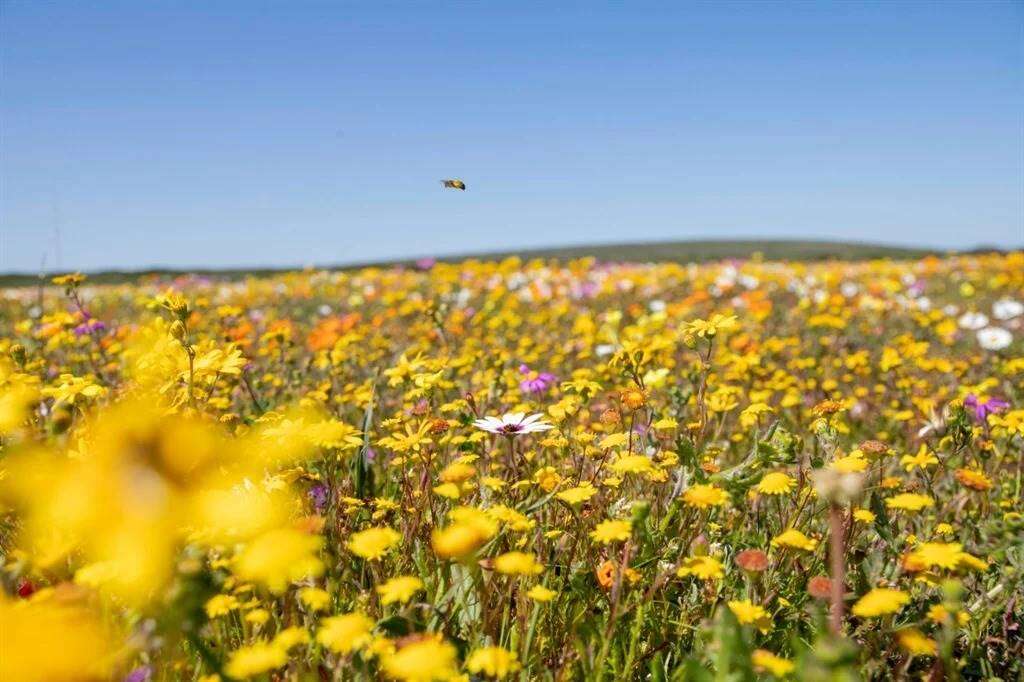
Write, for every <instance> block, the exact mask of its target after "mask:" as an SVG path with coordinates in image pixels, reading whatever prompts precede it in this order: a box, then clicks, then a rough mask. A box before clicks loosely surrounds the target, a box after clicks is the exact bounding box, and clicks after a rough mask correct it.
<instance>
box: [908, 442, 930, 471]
mask: <svg viewBox="0 0 1024 682" xmlns="http://www.w3.org/2000/svg"><path fill="white" fill-rule="evenodd" d="M938 463H939V458H938V457H936V456H935V455H933V454H932V453H931V452H929V451H928V446H927V445H925V444H924V443H921V447H919V448H918V449H917V454H916V455H903V456H902V457H900V464H901V465H902V466H903V468H904V470H906V472H907V473H910V472H911V471H913V470H914V469H921V470H922V471H925V470H927V469H928V467H930V466H932V465H935V464H938Z"/></svg>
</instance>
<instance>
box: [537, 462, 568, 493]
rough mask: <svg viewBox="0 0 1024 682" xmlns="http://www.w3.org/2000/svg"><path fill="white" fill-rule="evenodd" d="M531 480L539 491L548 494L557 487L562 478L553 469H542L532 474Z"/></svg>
mask: <svg viewBox="0 0 1024 682" xmlns="http://www.w3.org/2000/svg"><path fill="white" fill-rule="evenodd" d="M533 480H534V482H535V483H536V484H537V485H539V486H540V487H541V490H543V491H544V492H547V493H549V492H551V491H552V490H554V489H555V488H557V487H558V484H559V483H560V482H561V481H562V477H561V476H560V475H559V473H558V470H557V469H555V467H542V468H540V469H538V470H537V471H536V472H535V473H534V474H533Z"/></svg>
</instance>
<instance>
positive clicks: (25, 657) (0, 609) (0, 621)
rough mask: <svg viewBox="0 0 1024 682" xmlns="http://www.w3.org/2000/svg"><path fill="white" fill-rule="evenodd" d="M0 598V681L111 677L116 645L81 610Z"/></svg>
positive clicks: (51, 601) (46, 601)
mask: <svg viewBox="0 0 1024 682" xmlns="http://www.w3.org/2000/svg"><path fill="white" fill-rule="evenodd" d="M56 602H57V600H55V599H53V598H52V597H51V598H50V599H44V600H43V601H38V600H37V599H35V598H33V600H32V601H19V602H12V601H10V600H8V599H7V597H6V596H0V680H5V681H6V680H11V681H12V682H13V681H14V680H18V681H19V682H20V681H21V680H25V681H26V682H49V681H50V680H93V679H95V680H99V679H110V678H112V677H113V671H112V670H109V667H110V664H111V662H112V661H113V660H114V657H113V656H112V655H111V654H112V653H113V652H114V651H115V649H114V648H113V647H114V646H115V642H114V641H112V640H111V639H110V634H109V633H108V632H106V631H105V630H104V628H103V627H102V626H101V624H100V622H99V621H98V620H97V619H96V618H94V617H93V616H92V615H91V614H90V613H89V612H88V611H86V610H85V609H79V608H75V607H72V606H70V605H66V604H61V603H56Z"/></svg>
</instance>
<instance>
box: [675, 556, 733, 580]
mask: <svg viewBox="0 0 1024 682" xmlns="http://www.w3.org/2000/svg"><path fill="white" fill-rule="evenodd" d="M676 575H677V576H678V577H680V578H685V577H686V576H688V575H692V576H694V577H695V578H700V579H701V580H718V579H720V578H721V577H722V576H724V575H725V571H723V570H722V563H721V562H720V561H718V559H715V558H714V557H710V556H698V557H690V558H689V559H686V560H685V561H683V565H682V566H680V567H679V569H678V570H677V571H676Z"/></svg>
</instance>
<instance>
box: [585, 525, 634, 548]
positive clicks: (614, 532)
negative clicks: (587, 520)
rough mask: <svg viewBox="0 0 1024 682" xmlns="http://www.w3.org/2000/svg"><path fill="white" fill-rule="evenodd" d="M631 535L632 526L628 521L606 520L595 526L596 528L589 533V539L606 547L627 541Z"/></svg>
mask: <svg viewBox="0 0 1024 682" xmlns="http://www.w3.org/2000/svg"><path fill="white" fill-rule="evenodd" d="M631 533H632V526H631V524H630V522H629V521H617V520H613V519H608V520H606V521H602V522H601V523H599V524H597V528H595V529H594V530H592V531H590V537H591V538H593V539H594V542H600V543H601V544H603V545H607V544H609V543H612V542H619V541H621V540H628V539H629V536H630V534H631Z"/></svg>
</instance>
